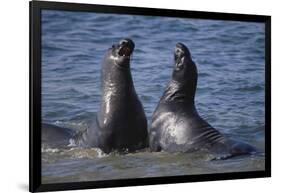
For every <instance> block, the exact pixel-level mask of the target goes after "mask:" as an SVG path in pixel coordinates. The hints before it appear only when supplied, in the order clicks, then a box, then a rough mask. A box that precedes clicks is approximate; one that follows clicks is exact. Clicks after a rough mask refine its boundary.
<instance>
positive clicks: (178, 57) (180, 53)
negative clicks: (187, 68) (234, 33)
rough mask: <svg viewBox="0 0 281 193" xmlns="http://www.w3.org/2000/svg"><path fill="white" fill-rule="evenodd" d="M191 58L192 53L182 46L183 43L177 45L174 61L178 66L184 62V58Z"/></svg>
mask: <svg viewBox="0 0 281 193" xmlns="http://www.w3.org/2000/svg"><path fill="white" fill-rule="evenodd" d="M185 57H187V58H189V57H190V52H189V50H188V48H187V47H186V46H185V45H184V44H182V43H177V44H176V47H175V51H174V60H175V64H176V65H180V64H182V63H183V62H184V58H185Z"/></svg>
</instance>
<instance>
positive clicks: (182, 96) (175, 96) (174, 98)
mask: <svg viewBox="0 0 281 193" xmlns="http://www.w3.org/2000/svg"><path fill="white" fill-rule="evenodd" d="M196 85H197V81H195V82H188V83H184V84H183V83H180V82H178V81H176V80H173V79H172V80H171V81H170V83H169V84H168V86H167V87H166V89H165V91H164V94H163V96H162V98H161V101H162V102H176V103H184V104H189V105H194V98H195V92H196Z"/></svg>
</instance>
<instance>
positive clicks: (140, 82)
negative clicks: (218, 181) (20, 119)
mask: <svg viewBox="0 0 281 193" xmlns="http://www.w3.org/2000/svg"><path fill="white" fill-rule="evenodd" d="M264 28H265V26H264V24H262V23H254V22H238V21H219V20H203V19H188V18H169V17H150V16H132V15H118V14H96V13H86V12H67V11H52V10H43V11H42V120H43V122H46V123H51V124H56V125H59V126H64V127H69V128H73V129H76V130H81V129H83V128H85V127H86V126H87V124H88V123H89V122H90V120H91V119H93V118H94V117H95V115H96V112H97V111H98V107H99V103H100V97H101V90H100V86H101V82H100V70H101V61H102V58H103V56H104V54H105V51H106V50H107V49H108V48H109V47H111V45H112V44H114V43H117V42H118V41H119V40H120V39H122V38H126V37H128V38H131V39H132V40H133V41H134V42H135V46H136V47H135V50H134V53H133V57H132V61H131V72H132V76H133V80H134V85H135V88H136V91H137V94H138V96H139V98H140V100H141V101H142V104H143V106H144V109H145V113H146V116H147V118H148V123H150V120H151V116H152V113H153V111H154V109H155V107H156V105H157V103H158V101H159V99H160V97H161V96H162V94H163V91H164V88H165V86H166V85H167V83H168V81H169V80H170V78H171V73H172V68H173V50H174V47H175V45H176V43H177V42H182V43H184V44H185V45H187V46H188V48H189V49H190V52H191V54H192V58H193V60H194V61H195V63H196V64H197V68H198V73H199V77H198V86H197V92H196V106H197V109H198V111H199V114H200V115H201V116H202V117H203V118H204V119H206V120H207V121H208V122H209V123H210V124H211V125H212V126H214V127H215V128H216V129H218V130H219V131H221V132H222V133H224V134H225V135H227V136H229V137H232V138H236V139H239V140H242V141H245V142H248V143H250V144H252V145H254V146H256V147H257V148H258V149H259V150H260V151H261V152H263V151H264V122H265V120H264V119H265V118H264V117H265V110H264V109H265V98H264V93H265V91H264V90H265V88H264V87H265V80H264V73H265V39H264V38H265V33H264ZM210 159H211V155H208V154H206V153H203V152H195V153H186V154H181V153H173V154H172V153H165V152H157V153H151V152H149V151H148V150H142V151H140V152H138V153H134V154H131V153H130V154H123V155H120V154H116V153H111V154H109V155H106V154H104V153H103V152H102V151H101V150H99V149H96V148H92V149H81V148H72V149H56V148H54V149H50V148H43V149H42V182H43V183H59V182H74V181H75V182H77V181H95V180H110V179H120V178H142V177H148V176H149V177H155V176H168V175H172V176H174V175H190V174H203V173H223V172H238V171H256V170H264V156H262V155H259V156H243V157H237V158H233V159H229V160H221V161H210Z"/></svg>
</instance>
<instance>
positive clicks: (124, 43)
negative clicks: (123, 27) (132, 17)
mask: <svg viewBox="0 0 281 193" xmlns="http://www.w3.org/2000/svg"><path fill="white" fill-rule="evenodd" d="M118 46H119V51H118V54H119V56H130V55H131V54H132V52H133V50H134V48H135V44H134V42H133V41H132V40H131V39H128V38H126V39H123V40H121V41H120V42H119V44H118Z"/></svg>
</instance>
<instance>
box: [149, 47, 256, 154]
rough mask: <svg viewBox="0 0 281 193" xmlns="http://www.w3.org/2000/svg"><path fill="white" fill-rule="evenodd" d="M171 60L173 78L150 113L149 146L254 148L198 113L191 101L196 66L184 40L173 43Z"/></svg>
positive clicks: (181, 149)
mask: <svg viewBox="0 0 281 193" xmlns="http://www.w3.org/2000/svg"><path fill="white" fill-rule="evenodd" d="M174 62H175V64H174V69H173V74H172V80H171V81H170V82H169V84H168V86H167V87H166V89H165V91H164V94H163V96H162V97H161V99H160V101H159V103H158V106H157V108H156V110H155V111H154V113H153V116H152V123H151V128H150V131H149V143H150V148H151V150H152V151H161V150H163V151H168V152H191V151H195V150H208V151H210V152H214V153H218V154H222V155H223V156H225V157H232V156H235V155H242V154H250V153H253V152H255V151H256V149H255V148H254V147H252V146H251V145H249V144H247V143H243V142H238V141H234V140H231V139H229V138H227V137H225V136H224V135H223V134H221V133H220V132H219V131H218V130H216V129H215V128H213V127H212V126H211V125H210V124H208V123H207V122H206V121H205V120H204V119H202V118H201V117H200V116H199V114H198V112H197V110H196V107H195V103H194V97H195V92H196V86H197V78H198V74H197V68H196V64H195V63H194V62H193V61H192V59H191V54H190V52H189V50H188V48H187V47H186V46H185V45H184V44H181V43H177V44H176V48H175V51H174Z"/></svg>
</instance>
